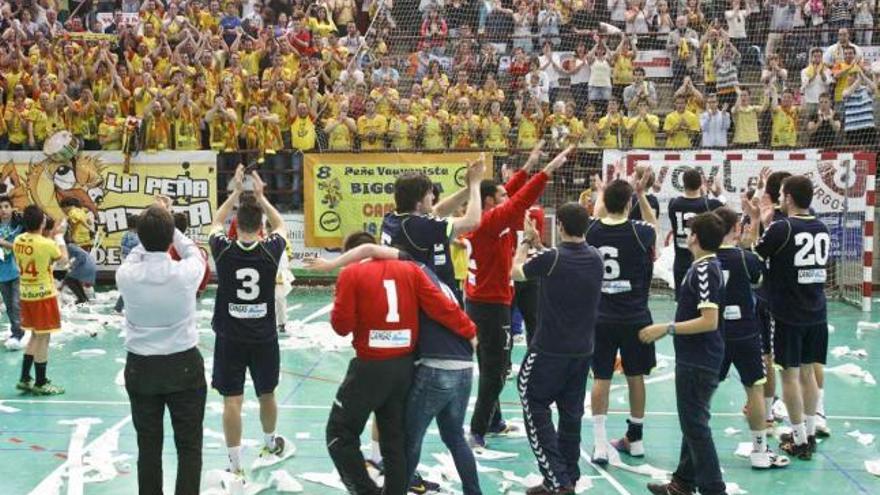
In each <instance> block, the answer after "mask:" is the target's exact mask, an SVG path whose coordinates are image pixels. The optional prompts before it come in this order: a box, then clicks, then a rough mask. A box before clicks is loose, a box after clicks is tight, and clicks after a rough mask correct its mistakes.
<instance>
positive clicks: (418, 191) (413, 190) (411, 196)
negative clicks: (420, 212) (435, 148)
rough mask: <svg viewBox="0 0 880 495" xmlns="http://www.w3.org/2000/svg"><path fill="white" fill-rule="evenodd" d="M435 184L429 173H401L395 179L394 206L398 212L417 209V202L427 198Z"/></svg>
mask: <svg viewBox="0 0 880 495" xmlns="http://www.w3.org/2000/svg"><path fill="white" fill-rule="evenodd" d="M433 187H434V184H433V183H432V182H431V179H429V178H428V176H427V175H425V174H423V173H420V172H410V173H406V174H401V175H400V176H398V177H397V180H395V181H394V207H395V208H396V209H397V212H398V213H409V212H411V211H413V210H415V209H416V203H418V202H419V201H421V200H422V199H424V198H425V195H426V194H428V192H429V191H431V190H432V188H433Z"/></svg>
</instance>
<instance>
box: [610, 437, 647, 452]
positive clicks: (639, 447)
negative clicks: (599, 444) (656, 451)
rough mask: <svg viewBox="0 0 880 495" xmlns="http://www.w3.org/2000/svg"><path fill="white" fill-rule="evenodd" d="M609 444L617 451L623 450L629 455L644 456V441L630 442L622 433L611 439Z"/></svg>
mask: <svg viewBox="0 0 880 495" xmlns="http://www.w3.org/2000/svg"><path fill="white" fill-rule="evenodd" d="M611 445H612V446H613V447H614V448H615V449H617V451H618V452H623V453H624V454H627V455H629V456H630V457H645V443H644V442H643V441H641V440H638V441H635V442H630V441H629V439H628V438H626V435H624V436H623V437H621V438H619V439H617V440H612V441H611Z"/></svg>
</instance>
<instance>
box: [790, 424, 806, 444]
mask: <svg viewBox="0 0 880 495" xmlns="http://www.w3.org/2000/svg"><path fill="white" fill-rule="evenodd" d="M791 434H792V436H793V437H794V443H795V445H803V444H805V443H807V428H806V426H804V424H803V423H798V424H796V425H791Z"/></svg>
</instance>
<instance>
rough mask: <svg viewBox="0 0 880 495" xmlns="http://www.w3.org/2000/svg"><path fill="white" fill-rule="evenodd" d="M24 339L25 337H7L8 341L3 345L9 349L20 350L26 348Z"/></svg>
mask: <svg viewBox="0 0 880 495" xmlns="http://www.w3.org/2000/svg"><path fill="white" fill-rule="evenodd" d="M22 340H24V339H17V338H15V337H9V338H8V339H6V342H4V343H3V345H4V346H5V347H6V350H7V351H20V350H22V349H24V342H22Z"/></svg>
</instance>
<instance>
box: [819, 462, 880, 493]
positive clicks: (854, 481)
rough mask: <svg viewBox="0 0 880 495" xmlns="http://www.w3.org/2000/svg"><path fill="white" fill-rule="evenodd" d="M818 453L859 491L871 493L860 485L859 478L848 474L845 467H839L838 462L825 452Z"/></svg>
mask: <svg viewBox="0 0 880 495" xmlns="http://www.w3.org/2000/svg"><path fill="white" fill-rule="evenodd" d="M820 455H821V456H822V457H824V458H825V460H826V461H828V462H830V463H831V465H832V466H834V469H835V470H836V471H837V472H838V473H840V474H841V475H842V476H843V477H844V478H846V479H847V481H849V482H850V483H852V484H853V485H855V486H856V488H858V489H859V491H860V492H862V493H865V494H869V493H871V492H869V491H868V489H867V488H865V487H864V486H862V484H861V483H859V480H857V479H855V478H853V476H852V475H851V474H849V473H848V472H847V471H846V470H845V469H843V468H842V467H840V464H838V463H837V462H835V460H834V459H832V458H831V456H829V455H828V454H826V453H825V452H820Z"/></svg>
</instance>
